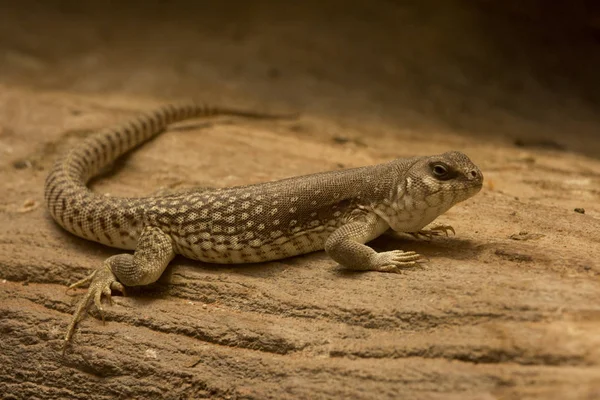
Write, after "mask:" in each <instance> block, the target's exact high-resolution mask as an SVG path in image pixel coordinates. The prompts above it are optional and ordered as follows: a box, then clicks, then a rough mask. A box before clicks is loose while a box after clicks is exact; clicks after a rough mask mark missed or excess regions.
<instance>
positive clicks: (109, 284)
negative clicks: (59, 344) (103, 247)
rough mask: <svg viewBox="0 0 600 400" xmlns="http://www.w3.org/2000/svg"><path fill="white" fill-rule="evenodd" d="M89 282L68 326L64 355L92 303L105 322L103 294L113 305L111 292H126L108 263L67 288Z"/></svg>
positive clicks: (73, 287)
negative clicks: (76, 328) (76, 327)
mask: <svg viewBox="0 0 600 400" xmlns="http://www.w3.org/2000/svg"><path fill="white" fill-rule="evenodd" d="M87 283H89V288H88V291H87V293H86V294H85V296H83V298H82V299H81V300H80V301H79V304H77V308H76V309H75V313H73V318H72V319H71V322H70V323H69V326H68V328H67V333H66V334H65V338H64V343H63V355H64V354H65V350H66V348H67V344H68V343H69V341H70V340H71V337H73V332H74V331H75V326H76V325H77V323H78V322H79V320H80V319H81V317H82V316H83V314H84V312H85V310H87V309H88V307H89V306H90V305H91V304H92V302H94V305H95V306H96V308H97V309H98V312H99V313H100V317H101V318H102V322H104V308H103V307H102V296H105V297H106V298H107V299H108V301H109V304H110V305H112V297H111V292H112V290H113V289H114V290H117V291H119V292H121V293H123V294H125V287H124V286H123V285H122V284H121V283H120V282H119V281H118V280H117V278H116V277H115V275H114V274H113V272H112V270H111V269H110V267H108V266H106V265H104V266H102V267H101V268H98V269H97V270H95V271H94V272H92V273H91V274H90V275H88V276H87V277H85V278H84V279H82V280H80V281H77V282H75V283H73V284H72V285H70V286H69V287H68V288H67V291H69V290H71V289H75V288H77V287H80V286H82V285H85V284H87Z"/></svg>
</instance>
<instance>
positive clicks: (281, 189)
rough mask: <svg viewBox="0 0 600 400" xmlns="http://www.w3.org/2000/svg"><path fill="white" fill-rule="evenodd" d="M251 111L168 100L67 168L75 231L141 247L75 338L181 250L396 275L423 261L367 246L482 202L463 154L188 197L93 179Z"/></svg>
mask: <svg viewBox="0 0 600 400" xmlns="http://www.w3.org/2000/svg"><path fill="white" fill-rule="evenodd" d="M215 115H236V116H242V117H250V118H273V116H268V115H261V114H257V113H252V112H243V111H236V110H229V109H220V108H211V107H205V106H200V105H197V104H194V103H184V104H178V105H167V106H165V107H162V108H159V109H157V110H155V111H153V112H151V113H148V114H145V115H142V116H140V117H138V118H135V119H132V120H131V121H127V122H125V123H124V124H122V125H119V126H116V127H114V128H109V129H106V130H103V131H100V132H98V133H96V134H94V135H92V136H90V137H88V138H87V139H85V140H84V141H82V142H81V143H80V144H79V145H78V146H76V147H75V148H73V149H72V150H71V151H69V152H68V153H67V154H66V155H65V156H64V157H63V158H62V159H60V160H59V161H57V163H56V164H55V166H54V168H53V169H52V171H51V172H50V174H49V175H48V177H47V179H46V184H45V190H44V195H45V201H46V206H47V208H48V210H49V212H50V214H51V215H52V217H53V218H54V219H55V220H56V222H57V223H58V224H59V225H61V226H62V227H63V228H65V229H66V230H68V231H69V232H71V233H73V234H75V235H77V236H79V237H82V238H85V239H88V240H92V241H96V242H99V243H102V244H105V245H108V246H111V247H116V248H121V249H126V250H134V253H133V254H129V253H125V254H120V255H116V256H113V257H110V258H109V259H107V260H106V261H105V262H104V264H103V265H102V266H101V267H100V268H99V269H98V270H96V271H94V272H93V273H92V274H91V275H90V276H88V277H87V278H86V279H83V280H81V281H79V282H76V283H75V284H73V285H71V286H70V287H71V288H74V287H77V286H80V285H83V284H88V283H89V284H90V288H89V290H88V294H87V295H86V296H85V297H84V299H83V300H82V301H81V302H80V304H79V306H78V308H77V310H76V313H75V316H74V318H73V320H72V322H71V324H70V325H69V328H68V330H67V334H66V336H65V344H66V343H67V342H68V341H69V339H70V338H71V335H72V334H73V331H74V328H75V325H76V323H77V321H78V320H79V318H80V317H81V315H82V314H83V312H84V311H85V309H87V307H88V306H89V305H90V304H91V302H94V303H95V305H96V307H98V309H99V310H100V311H101V312H102V305H101V302H100V300H101V298H102V297H103V296H106V297H108V298H110V294H111V289H114V290H121V291H122V290H124V285H125V286H136V285H138V286H139V285H147V284H149V283H152V282H154V281H156V280H157V279H158V278H159V277H160V275H161V274H162V273H163V271H164V269H165V268H166V267H167V265H168V264H169V262H170V261H171V260H172V259H173V258H174V257H175V255H176V254H181V255H183V256H185V257H188V258H190V259H194V260H199V261H205V262H210V263H217V264H237V263H255V262H264V261H271V260H277V259H282V258H286V257H291V256H296V255H300V254H305V253H309V252H313V251H317V250H322V249H325V251H326V252H327V253H328V254H329V255H330V256H331V258H333V259H334V260H335V261H337V262H339V263H340V264H342V265H343V266H345V267H347V268H351V269H356V270H371V271H382V272H398V271H399V270H400V269H401V268H402V267H406V266H411V265H415V263H417V262H418V261H420V256H419V255H418V254H416V253H414V252H403V251H401V250H395V251H388V252H383V253H377V252H375V251H374V250H373V249H371V248H370V247H368V246H366V245H365V243H367V242H368V241H370V240H372V239H374V238H376V237H377V236H379V235H381V234H382V233H384V232H386V231H388V230H390V229H391V230H393V231H395V232H407V233H419V232H421V231H422V229H423V228H424V227H425V226H426V225H427V224H429V223H430V222H432V221H433V220H434V219H435V218H437V217H438V216H439V215H440V214H442V213H444V212H445V211H447V210H448V209H449V208H450V207H452V206H453V205H454V204H456V203H458V202H460V201H463V200H465V199H467V198H469V197H471V196H473V195H475V194H476V193H477V192H478V191H479V190H480V189H481V186H482V183H483V175H482V174H481V171H480V170H479V169H478V168H477V166H475V165H474V164H473V163H472V162H471V161H470V160H469V158H468V157H467V156H466V155H464V154H463V153H460V152H456V151H453V152H448V153H444V154H440V155H435V156H427V157H413V158H404V159H396V160H393V161H389V162H387V163H383V164H378V165H373V166H366V167H359V168H353V169H346V170H338V171H330V172H322V173H317V174H312V175H306V176H298V177H293V178H288V179H283V180H279V181H274V182H265V183H258V184H254V185H249V186H239V187H231V188H224V189H208V190H207V189H198V190H185V191H182V192H179V193H172V194H164V195H156V196H149V197H141V198H118V197H108V196H104V195H101V194H96V193H94V192H92V191H90V190H89V189H88V188H87V186H86V183H87V182H88V181H89V180H90V179H91V178H92V177H94V176H95V175H97V174H98V173H99V172H100V171H101V170H103V169H104V168H106V166H108V165H110V164H111V163H112V162H114V161H115V160H116V159H117V158H118V157H120V156H121V155H123V154H124V153H126V152H128V151H130V150H132V149H133V148H135V147H136V146H138V145H140V144H141V143H143V142H145V141H146V140H148V139H150V138H151V137H153V136H155V135H157V134H159V133H160V132H162V131H164V130H165V129H166V128H167V127H168V126H169V125H170V124H172V123H175V122H179V121H183V120H186V119H190V118H198V117H207V116H215Z"/></svg>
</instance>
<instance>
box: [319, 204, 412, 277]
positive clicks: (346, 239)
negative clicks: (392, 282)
mask: <svg viewBox="0 0 600 400" xmlns="http://www.w3.org/2000/svg"><path fill="white" fill-rule="evenodd" d="M388 228H389V226H388V224H387V223H386V222H385V221H384V220H383V219H381V218H380V217H379V216H377V215H376V214H374V213H368V214H365V215H363V216H361V217H360V218H358V219H355V220H353V221H351V222H349V223H347V224H344V225H342V226H341V227H339V228H338V229H337V230H335V231H334V232H333V233H332V234H331V236H329V237H328V238H327V241H326V242H325V251H326V252H327V254H329V256H330V257H331V258H333V259H334V260H335V261H337V262H338V263H340V264H341V265H343V266H344V267H346V268H349V269H354V270H363V271H381V272H400V268H402V267H411V266H414V265H416V264H417V262H418V261H419V260H420V259H421V256H420V255H419V254H417V253H415V252H414V251H406V252H405V251H402V250H393V251H385V252H382V253H377V252H376V251H375V250H373V249H372V248H370V247H368V246H366V245H365V244H364V243H366V242H368V241H370V240H372V239H374V238H376V237H377V236H379V235H381V234H382V233H383V232H385V231H386V230H387V229H388Z"/></svg>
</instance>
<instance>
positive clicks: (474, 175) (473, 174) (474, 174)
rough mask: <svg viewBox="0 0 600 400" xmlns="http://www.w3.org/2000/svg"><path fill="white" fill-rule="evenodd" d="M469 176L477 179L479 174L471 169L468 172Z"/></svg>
mask: <svg viewBox="0 0 600 400" xmlns="http://www.w3.org/2000/svg"><path fill="white" fill-rule="evenodd" d="M469 176H470V177H471V179H477V177H478V176H479V173H478V172H477V171H476V170H474V169H472V170H471V171H470V172H469Z"/></svg>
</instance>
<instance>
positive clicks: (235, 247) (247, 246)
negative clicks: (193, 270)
mask: <svg viewBox="0 0 600 400" xmlns="http://www.w3.org/2000/svg"><path fill="white" fill-rule="evenodd" d="M331 231H332V229H328V228H325V227H321V228H320V229H312V230H308V231H303V232H298V233H296V234H293V235H282V236H279V237H275V238H268V239H262V240H261V239H253V240H242V239H240V238H239V237H238V236H225V235H208V234H204V235H202V234H200V235H199V237H189V236H188V237H181V236H177V235H172V238H173V244H174V247H175V252H176V253H178V254H181V255H183V256H185V257H187V258H190V259H193V260H199V261H204V262H209V263H216V264H245V263H256V262H265V261H273V260H280V259H282V258H286V257H292V256H297V255H300V254H306V253H311V252H313V251H318V250H323V248H324V245H325V240H327V237H329V235H330V234H331ZM200 236H201V237H202V238H200Z"/></svg>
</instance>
